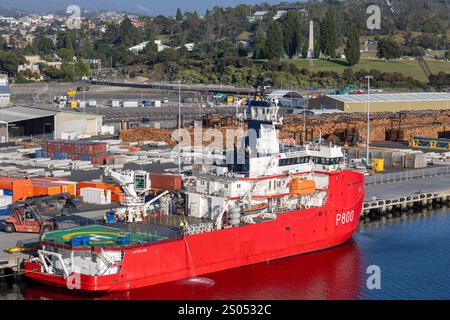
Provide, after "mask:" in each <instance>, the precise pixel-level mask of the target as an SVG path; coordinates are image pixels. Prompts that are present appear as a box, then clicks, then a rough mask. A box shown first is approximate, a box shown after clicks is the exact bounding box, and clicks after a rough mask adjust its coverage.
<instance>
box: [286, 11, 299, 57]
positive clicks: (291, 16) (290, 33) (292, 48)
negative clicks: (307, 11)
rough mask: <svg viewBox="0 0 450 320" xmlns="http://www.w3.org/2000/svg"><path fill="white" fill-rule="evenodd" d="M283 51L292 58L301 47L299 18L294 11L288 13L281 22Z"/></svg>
mask: <svg viewBox="0 0 450 320" xmlns="http://www.w3.org/2000/svg"><path fill="white" fill-rule="evenodd" d="M283 37H284V51H285V52H286V54H287V55H288V56H289V57H290V58H292V57H293V56H294V55H296V54H297V53H298V52H299V51H301V45H302V30H301V22H300V16H299V14H298V13H297V12H296V11H288V13H287V14H286V18H285V19H284V20H283Z"/></svg>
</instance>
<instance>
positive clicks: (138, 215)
mask: <svg viewBox="0 0 450 320" xmlns="http://www.w3.org/2000/svg"><path fill="white" fill-rule="evenodd" d="M104 175H105V176H106V177H111V178H112V179H113V180H115V181H116V182H117V183H119V184H120V186H121V187H122V189H123V191H124V192H125V198H124V200H123V201H122V202H121V205H123V206H124V207H125V208H126V210H127V212H128V222H133V221H136V222H138V221H142V220H143V219H144V218H145V217H146V216H147V207H146V206H145V197H144V195H143V193H144V192H145V191H146V190H149V189H150V188H149V186H145V188H144V190H143V192H141V193H138V192H137V191H136V186H135V180H136V174H135V172H134V171H132V170H129V171H114V170H112V168H111V167H106V168H105V170H104Z"/></svg>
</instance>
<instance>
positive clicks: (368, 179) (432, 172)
mask: <svg viewBox="0 0 450 320" xmlns="http://www.w3.org/2000/svg"><path fill="white" fill-rule="evenodd" d="M444 175H450V166H443V167H435V168H425V169H416V170H408V171H403V172H394V173H386V174H376V175H374V176H365V179H364V180H365V183H366V185H375V184H385V183H394V182H399V181H404V180H414V179H425V178H428V177H436V176H444Z"/></svg>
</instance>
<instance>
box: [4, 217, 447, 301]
mask: <svg viewBox="0 0 450 320" xmlns="http://www.w3.org/2000/svg"><path fill="white" fill-rule="evenodd" d="M374 265H375V266H378V267H379V270H380V285H381V288H380V289H369V288H368V287H367V279H368V277H369V276H370V275H371V274H372V273H370V274H369V273H367V269H368V267H369V266H374ZM449 267H450V209H449V208H445V209H438V210H434V211H430V212H427V213H421V214H413V215H406V216H404V217H403V218H395V219H391V220H388V221H387V222H385V223H381V222H378V223H370V224H367V225H362V226H361V227H360V229H359V231H358V232H357V233H356V234H355V236H354V238H353V240H352V241H351V242H350V243H347V244H345V245H342V246H340V247H338V248H334V249H331V250H325V251H322V252H317V253H313V254H308V255H302V256H295V257H290V258H287V259H280V260H277V261H271V262H268V263H262V264H258V265H253V266H248V267H243V268H238V269H234V270H227V271H222V272H217V273H214V274H210V275H207V276H204V277H198V278H193V279H189V280H182V281H176V282H171V283H167V284H161V285H156V286H153V287H148V288H142V289H138V290H132V291H127V292H119V293H113V294H106V295H81V296H80V295H76V294H74V293H73V292H69V291H65V290H59V289H55V288H50V287H46V286H43V285H39V284H35V283H31V282H28V281H23V280H21V281H20V282H14V281H13V282H10V283H7V282H6V281H5V280H3V279H2V280H0V299H237V300H245V299H450V276H449V274H448V268H449Z"/></svg>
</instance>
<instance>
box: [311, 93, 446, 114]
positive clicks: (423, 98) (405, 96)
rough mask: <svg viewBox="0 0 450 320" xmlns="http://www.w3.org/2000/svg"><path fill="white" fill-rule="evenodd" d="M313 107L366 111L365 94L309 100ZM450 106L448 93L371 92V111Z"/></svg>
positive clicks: (431, 108) (443, 108) (433, 108)
mask: <svg viewBox="0 0 450 320" xmlns="http://www.w3.org/2000/svg"><path fill="white" fill-rule="evenodd" d="M310 107H312V108H315V109H337V110H341V111H344V112H367V95H366V94H352V95H329V96H325V97H321V98H318V99H314V100H311V101H310ZM449 108H450V93H446V92H442V93H441V92H431V93H393V94H371V95H370V111H371V112H398V111H410V110H445V109H449Z"/></svg>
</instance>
